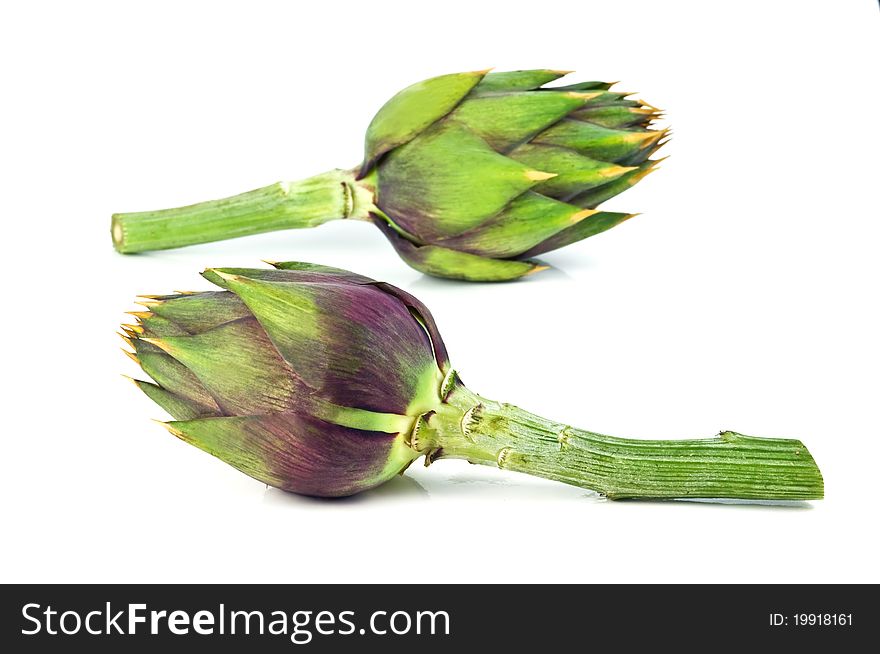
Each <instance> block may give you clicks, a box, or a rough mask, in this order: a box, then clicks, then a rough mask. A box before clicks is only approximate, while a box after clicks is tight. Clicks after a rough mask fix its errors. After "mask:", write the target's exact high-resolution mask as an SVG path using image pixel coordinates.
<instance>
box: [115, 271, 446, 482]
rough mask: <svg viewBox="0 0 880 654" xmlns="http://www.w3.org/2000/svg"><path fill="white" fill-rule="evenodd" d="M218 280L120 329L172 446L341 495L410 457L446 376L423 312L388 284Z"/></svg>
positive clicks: (248, 277) (252, 275) (439, 346)
mask: <svg viewBox="0 0 880 654" xmlns="http://www.w3.org/2000/svg"><path fill="white" fill-rule="evenodd" d="M273 265H274V266H275V269H274V270H259V269H233V268H216V269H209V270H207V271H205V273H203V275H204V277H205V278H206V279H208V280H209V281H211V282H212V283H214V284H216V285H217V286H219V287H220V288H221V289H223V290H219V291H210V292H204V293H189V294H174V295H168V296H150V297H149V298H147V299H146V300H145V301H143V302H142V303H141V304H143V305H144V307H145V309H147V310H146V311H139V312H133V315H134V316H135V318H136V319H137V323H136V324H131V325H123V328H122V329H123V330H124V335H123V338H124V339H125V340H126V341H127V342H128V343H130V344H131V346H132V348H133V349H134V352H133V353H129V355H130V356H131V357H132V358H134V359H135V361H137V362H138V363H139V364H140V366H141V368H142V369H143V371H144V372H145V373H146V374H147V375H149V376H150V377H151V378H152V380H153V382H146V381H136V382H135V383H136V384H137V385H138V386H139V387H140V388H141V389H142V390H143V391H144V393H145V394H146V395H148V396H149V397H150V398H151V399H152V400H154V401H155V402H156V403H157V404H159V405H160V406H161V407H162V408H163V409H164V410H165V411H166V412H168V413H169V414H170V415H171V416H172V417H173V418H174V421H172V422H169V423H166V425H167V427H168V429H169V431H171V432H172V433H173V434H174V435H175V436H177V437H179V438H180V439H181V440H183V441H186V442H188V443H190V444H192V445H195V446H196V447H198V448H200V449H202V450H205V451H206V452H208V453H210V454H213V455H214V456H216V457H218V458H220V459H222V460H223V461H225V462H226V463H228V464H230V465H232V466H234V467H235V468H237V469H239V470H241V471H242V472H244V473H246V474H248V475H250V476H251V477H253V478H255V479H258V480H260V481H262V482H265V483H266V484H269V485H271V486H275V487H278V488H281V489H284V490H288V491H294V492H297V493H302V494H307V495H316V496H344V495H351V494H354V493H357V492H360V491H362V490H366V489H368V488H372V487H373V486H376V485H378V484H381V483H383V482H384V481H387V480H388V479H390V478H391V477H393V476H394V475H396V474H398V473H400V472H402V471H403V470H404V469H405V468H406V467H407V466H408V465H409V464H410V463H411V462H412V461H413V460H414V459H415V458H417V457H418V456H420V453H418V452H416V451H415V450H413V449H412V448H411V447H410V441H409V439H410V437H411V432H412V428H413V426H414V425H415V422H416V420H417V418H418V417H419V416H420V415H422V414H425V413H429V412H431V411H433V410H435V409H436V408H437V407H438V406H439V405H440V403H441V395H440V392H441V385H442V383H443V379H444V377H445V376H446V375H447V373H448V371H449V361H448V357H447V354H446V350H445V348H444V345H443V341H442V339H441V338H440V335H439V333H438V331H437V328H436V326H435V324H434V320H433V318H432V317H431V314H430V312H429V311H428V310H427V308H426V307H425V306H424V305H423V304H422V303H421V302H419V301H418V300H417V299H416V298H414V297H412V296H411V295H409V294H408V293H405V292H404V291H401V290H400V289H397V288H395V287H393V286H389V285H387V284H384V283H379V282H375V281H373V280H371V279H368V278H366V277H362V276H360V275H356V274H353V273H349V272H346V271H342V270H338V269H335V268H328V267H324V266H316V265H311V264H301V263H277V264H273Z"/></svg>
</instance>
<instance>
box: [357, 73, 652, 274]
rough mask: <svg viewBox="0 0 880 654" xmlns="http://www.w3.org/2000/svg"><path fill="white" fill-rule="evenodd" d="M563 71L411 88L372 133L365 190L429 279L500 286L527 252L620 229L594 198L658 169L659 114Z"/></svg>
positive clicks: (527, 265) (406, 255)
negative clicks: (564, 81)
mask: <svg viewBox="0 0 880 654" xmlns="http://www.w3.org/2000/svg"><path fill="white" fill-rule="evenodd" d="M564 74H566V72H565V71H551V70H529V71H514V72H505V73H489V72H487V71H479V72H470V73H459V74H454V75H444V76H441V77H435V78H433V79H429V80H426V81H424V82H420V83H418V84H415V85H413V86H410V87H409V88H406V89H404V90H403V91H401V92H400V93H398V94H397V95H396V96H394V97H393V98H392V99H391V100H389V101H388V102H387V103H386V104H385V106H383V107H382V108H381V109H380V110H379V112H378V114H377V115H376V116H375V118H374V119H373V121H372V123H371V124H370V126H369V128H368V130H367V137H366V146H365V153H364V160H363V164H362V166H361V168H360V173H359V177H360V181H359V184H360V185H361V186H362V187H365V188H368V189H370V191H371V192H372V193H373V200H372V202H373V207H372V208H371V209H372V210H371V216H372V218H373V220H374V222H376V224H377V225H378V226H379V227H380V228H382V230H383V232H384V233H385V235H386V236H387V238H388V239H389V240H390V241H391V243H392V244H393V245H394V247H395V249H396V250H397V252H398V253H399V254H400V255H401V257H403V259H404V260H405V261H406V262H407V263H409V264H410V265H411V266H412V267H414V268H416V269H417V270H420V271H422V272H425V273H427V274H431V275H436V276H441V277H452V278H459V279H467V280H473V281H503V280H509V279H515V278H518V277H521V276H523V275H526V274H529V273H531V272H535V271H536V270H538V269H540V268H541V267H542V266H540V264H538V263H537V262H535V261H531V260H530V257H532V256H535V255H537V254H541V253H543V252H547V251H549V250H552V249H555V248H558V247H562V246H563V245H568V244H570V243H574V242H576V241H579V240H581V239H584V238H587V237H589V236H592V235H594V234H598V233H600V232H602V231H605V230H607V229H610V228H611V227H614V226H615V225H618V224H620V223H621V222H623V221H624V220H626V219H627V218H630V217H632V215H633V214H627V213H616V212H606V211H599V210H597V209H596V207H597V206H598V205H599V204H601V203H602V202H604V201H605V200H608V199H609V198H611V197H613V196H615V195H617V194H618V193H621V192H622V191H624V190H626V189H627V188H629V187H630V186H632V185H633V184H635V183H636V182H638V181H639V180H640V179H642V178H643V177H644V176H645V175H646V174H648V173H649V172H650V171H651V170H652V169H653V168H654V166H655V165H656V163H657V162H656V161H655V160H651V159H650V156H651V155H652V154H653V153H654V152H656V151H657V149H658V148H659V147H660V146H661V145H662V144H663V139H664V137H665V136H666V135H667V130H656V129H652V128H651V125H652V122H653V121H654V120H655V119H656V118H658V117H659V115H660V114H659V112H658V111H657V110H656V109H655V108H654V107H652V106H650V105H647V104H644V103H641V102H639V101H637V100H632V99H629V97H628V94H625V93H616V92H612V91H609V88H610V86H611V85H610V84H606V83H602V82H583V83H580V84H572V85H569V86H561V87H560V86H557V87H546V86H544V85H545V84H547V83H548V82H552V81H554V80H556V79H558V78H560V77H562V76H563V75H564Z"/></svg>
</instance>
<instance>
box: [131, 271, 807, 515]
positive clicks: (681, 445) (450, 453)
mask: <svg viewBox="0 0 880 654" xmlns="http://www.w3.org/2000/svg"><path fill="white" fill-rule="evenodd" d="M274 265H275V266H276V269H275V270H259V269H234V268H213V269H209V270H207V271H205V273H203V275H204V277H205V278H206V279H208V280H209V281H211V282H213V283H214V284H216V285H217V286H219V287H221V288H222V289H223V290H220V291H209V292H203V293H192V294H178V295H167V296H148V297H147V299H146V300H145V301H143V302H142V303H141V304H143V305H145V307H146V309H147V310H146V311H141V312H135V313H134V315H135V316H137V319H138V324H136V325H123V330H124V331H125V335H124V338H125V340H126V341H127V342H129V343H130V344H131V345H132V347H133V348H134V352H133V353H129V355H130V356H131V357H132V358H133V359H134V360H135V361H136V362H137V363H138V364H139V365H140V366H141V367H142V368H143V370H144V372H145V373H147V374H148V375H149V376H150V377H152V379H153V381H154V382H155V383H150V382H146V381H137V382H136V383H137V385H138V386H139V387H140V388H141V389H142V390H143V391H144V392H145V393H146V394H147V395H148V396H149V397H150V398H151V399H153V400H154V401H155V402H156V403H157V404H159V405H160V406H161V407H162V408H163V409H165V411H167V412H168V413H169V414H171V416H172V417H173V418H174V421H173V422H169V423H166V424H167V426H168V429H169V430H170V431H171V433H173V434H174V435H175V436H177V437H179V438H180V439H181V440H184V441H186V442H188V443H191V444H192V445H195V446H196V447H199V448H201V449H203V450H205V451H206V452H209V453H210V454H213V455H214V456H216V457H218V458H220V459H222V460H223V461H225V462H226V463H229V464H230V465H232V466H234V467H236V468H238V469H239V470H241V471H242V472H244V473H246V474H248V475H250V476H251V477H253V478H255V479H258V480H260V481H262V482H265V483H266V484H269V485H271V486H275V487H277V488H281V489H284V490H288V491H293V492H297V493H303V494H306V495H317V496H332V497H335V496H344V495H351V494H353V493H358V492H360V491H363V490H367V489H369V488H372V487H374V486H377V485H379V484H381V483H383V482H385V481H387V480H388V479H390V478H392V477H393V476H394V475H396V474H398V473H401V472H403V471H404V470H405V469H406V468H407V466H409V465H410V464H411V463H412V462H413V461H414V460H415V459H417V458H419V457H421V456H424V457H425V460H426V463H430V462H432V461H435V460H437V459H441V458H460V459H466V460H468V461H471V462H472V463H481V464H486V465H493V466H497V467H499V468H504V469H509V470H516V471H519V472H525V473H528V474H532V475H537V476H540V477H546V478H548V479H555V480H558V481H562V482H565V483H568V484H574V485H576V486H582V487H584V488H589V489H592V490H594V491H597V492H599V493H602V494H604V495H606V496H607V497H609V498H615V499H616V498H627V497H701V498H747V499H785V500H790V499H814V498H821V497H822V494H823V482H822V476H821V474H820V472H819V469H818V467H817V466H816V463H815V462H814V461H813V458H812V457H811V456H810V453H809V452H808V451H807V449H806V447H804V445H803V444H802V443H800V442H799V441H796V440H782V439H767V438H753V437H749V436H742V435H740V434H736V433H733V432H723V433H721V434H720V435H719V437H717V438H711V439H703V440H674V441H648V440H630V439H623V438H614V437H611V436H603V435H601V434H595V433H592V432H588V431H584V430H581V429H576V428H573V427H570V426H568V425H564V424H561V423H557V422H553V421H551V420H546V419H544V418H541V417H539V416H536V415H533V414H530V413H527V412H526V411H523V410H522V409H519V408H517V407H514V406H511V405H509V404H503V403H498V402H494V401H492V400H488V399H486V398H483V397H480V396H479V395H476V394H475V393H473V392H472V391H470V390H469V389H468V388H467V387H465V386H464V384H462V383H461V381H460V379H459V378H458V375H457V374H456V373H455V372H454V371H453V369H452V368H451V367H450V363H449V357H448V356H447V353H446V349H445V347H444V345H443V340H442V339H441V338H440V334H439V332H438V331H437V327H436V325H435V324H434V319H433V318H432V317H431V313H430V312H429V311H428V309H427V308H426V307H425V306H424V305H423V304H422V303H421V302H419V301H418V300H417V299H415V298H414V297H412V296H411V295H409V294H408V293H405V292H404V291H401V290H400V289H398V288H395V287H394V286H391V285H389V284H385V283H381V282H376V281H373V280H371V279H368V278H366V277H362V276H360V275H356V274H354V273H350V272H347V271H344V270H339V269H336V268H327V267H323V266H316V265H311V264H303V263H278V264H274Z"/></svg>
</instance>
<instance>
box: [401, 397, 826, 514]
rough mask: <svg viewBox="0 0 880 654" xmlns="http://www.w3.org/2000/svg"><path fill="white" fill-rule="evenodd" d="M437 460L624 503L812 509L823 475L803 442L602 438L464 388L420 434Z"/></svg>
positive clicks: (736, 437)
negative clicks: (697, 501)
mask: <svg viewBox="0 0 880 654" xmlns="http://www.w3.org/2000/svg"><path fill="white" fill-rule="evenodd" d="M414 438H417V444H416V445H417V446H418V447H419V448H420V449H427V450H428V451H429V458H430V459H431V460H434V459H438V458H457V459H466V460H467V461H470V462H471V463H479V464H483V465H491V466H496V467H498V468H503V469H505V470H515V471H517V472H524V473H527V474H530V475H535V476H538V477H544V478H546V479H553V480H556V481H561V482H564V483H567V484H572V485H574V486H580V487H583V488H588V489H590V490H593V491H596V492H599V493H602V494H604V495H606V496H607V497H608V498H610V499H624V498H645V499H647V498H713V499H714V498H737V499H752V500H809V499H820V498H822V496H823V492H824V491H823V481H822V474H821V473H820V472H819V468H818V467H817V466H816V462H815V461H814V460H813V457H812V456H811V455H810V453H809V451H807V448H806V447H804V445H803V444H802V443H801V442H800V441H797V440H787V439H777V438H755V437H751V436H743V435H741V434H737V433H734V432H730V431H726V432H722V433H721V434H719V435H718V436H717V437H715V438H707V439H699V440H636V439H627V438H616V437H613V436H604V435H602V434H596V433H593V432H589V431H585V430H583V429H575V428H573V427H570V426H568V425H564V424H561V423H558V422H554V421H552V420H546V419H544V418H541V417H540V416H536V415H534V414H532V413H529V412H527V411H523V410H522V409H520V408H518V407H515V406H511V405H509V404H502V403H498V402H494V401H492V400H487V399H485V398H482V397H480V396H478V395H476V394H474V393H472V392H470V391H469V390H468V389H466V388H465V387H464V386H461V385H457V386H455V387H454V388H453V390H452V391H451V392H450V394H449V395H448V396H447V400H446V403H445V404H444V405H443V408H442V410H440V411H438V412H437V413H435V414H433V415H431V416H430V417H429V418H428V419H427V420H426V421H425V422H424V423H423V424H422V425H421V426H420V429H419V430H418V432H417V434H416V436H415V437H414Z"/></svg>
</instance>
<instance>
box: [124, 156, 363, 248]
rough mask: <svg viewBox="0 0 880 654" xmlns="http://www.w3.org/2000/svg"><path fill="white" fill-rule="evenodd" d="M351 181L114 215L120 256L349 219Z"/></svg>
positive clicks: (341, 178) (330, 176)
mask: <svg viewBox="0 0 880 654" xmlns="http://www.w3.org/2000/svg"><path fill="white" fill-rule="evenodd" d="M353 183H354V176H353V175H352V173H351V172H350V171H345V170H331V171H330V172H328V173H324V174H322V175H316V176H315V177H310V178H308V179H305V180H301V181H298V182H279V183H277V184H272V185H271V186H266V187H264V188H258V189H256V190H254V191H248V192H246V193H242V194H240V195H236V196H233V197H230V198H223V199H222V200H210V201H208V202H200V203H199V204H193V205H189V206H186V207H178V208H175V209H162V210H159V211H139V212H136V213H117V214H114V215H113V219H112V226H111V234H112V236H113V245H114V247H115V248H116V249H117V250H118V251H119V252H126V253H130V252H145V251H147V250H164V249H168V248H176V247H181V246H184V245H193V244H196V243H208V242H210V241H220V240H223V239H227V238H235V237H238V236H248V235H250V234H260V233H263V232H271V231H275V230H280V229H294V228H299V227H315V226H317V225H320V224H322V223H325V222H328V221H330V220H335V219H337V218H346V217H348V216H349V215H350V214H351V210H352V204H353V192H352V186H351V184H353Z"/></svg>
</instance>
